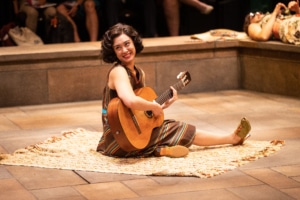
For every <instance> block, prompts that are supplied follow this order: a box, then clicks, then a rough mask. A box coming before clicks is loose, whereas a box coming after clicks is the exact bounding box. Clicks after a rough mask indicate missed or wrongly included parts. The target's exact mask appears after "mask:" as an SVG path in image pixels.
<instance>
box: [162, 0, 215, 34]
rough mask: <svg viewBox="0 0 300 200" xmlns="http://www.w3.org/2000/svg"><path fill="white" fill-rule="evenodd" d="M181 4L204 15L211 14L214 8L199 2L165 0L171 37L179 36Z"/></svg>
mask: <svg viewBox="0 0 300 200" xmlns="http://www.w3.org/2000/svg"><path fill="white" fill-rule="evenodd" d="M180 3H184V4H187V5H189V6H192V7H194V8H196V9H198V10H199V11H200V12H201V13H202V14H209V13H210V12H211V11H212V10H213V9H214V8H213V7H212V6H210V5H207V4H205V3H203V2H201V1H198V0H163V8H164V12H165V17H166V21H167V26H168V30H169V35H170V36H177V35H179V27H180Z"/></svg>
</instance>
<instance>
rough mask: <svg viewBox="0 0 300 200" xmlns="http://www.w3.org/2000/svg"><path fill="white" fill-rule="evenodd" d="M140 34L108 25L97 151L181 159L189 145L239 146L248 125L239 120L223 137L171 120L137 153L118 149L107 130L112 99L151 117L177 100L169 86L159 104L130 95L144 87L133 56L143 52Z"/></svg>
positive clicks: (104, 46) (103, 47)
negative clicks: (167, 94)
mask: <svg viewBox="0 0 300 200" xmlns="http://www.w3.org/2000/svg"><path fill="white" fill-rule="evenodd" d="M143 48H144V47H143V44H142V40H141V37H140V35H139V34H138V33H137V32H136V30H135V29H134V28H132V27H131V26H128V25H124V24H120V23H118V24H116V25H114V26H112V27H111V28H110V29H109V30H108V31H107V32H106V33H105V34H104V36H103V40H102V58H103V61H105V62H107V63H114V64H113V67H112V68H111V69H110V71H109V73H108V76H107V77H108V80H107V84H106V87H105V88H104V91H103V103H102V108H103V110H102V122H103V136H102V137H101V139H100V141H99V144H98V147H97V151H99V152H101V153H103V154H104V155H108V156H116V157H133V156H134V157H140V156H142V157H145V156H152V155H156V156H169V157H183V156H186V155H187V154H188V151H189V150H188V147H189V146H191V145H192V144H194V145H199V146H200V145H201V146H208V145H219V144H233V145H241V144H243V142H244V140H246V139H247V138H248V137H249V136H250V134H249V131H250V129H251V127H250V124H249V122H248V121H247V120H246V119H242V121H241V123H240V124H239V126H238V128H237V129H236V131H234V132H233V133H230V134H227V135H213V134H207V133H204V132H200V131H197V130H196V128H195V127H194V126H193V125H189V124H186V123H184V122H179V121H175V120H164V122H163V124H162V125H161V126H159V127H157V128H154V129H153V131H152V134H151V139H150V142H149V143H148V144H147V146H146V147H145V148H143V149H140V150H133V151H126V150H125V149H122V148H121V147H120V145H119V143H118V142H117V141H116V139H115V138H114V135H113V134H115V133H113V132H112V131H111V128H112V129H113V127H111V126H112V125H113V123H114V122H112V121H109V115H110V114H112V113H109V112H110V111H109V109H108V105H109V103H110V101H111V100H112V99H113V98H114V97H118V98H120V99H121V100H122V102H123V104H125V105H126V107H128V108H130V109H132V110H142V111H152V113H153V114H154V116H155V117H159V116H160V115H162V114H163V109H165V108H167V107H169V106H170V105H171V104H172V103H173V102H174V101H175V100H176V99H177V91H176V90H175V89H174V88H173V87H171V90H172V92H173V96H172V97H171V98H170V99H169V100H167V101H166V102H165V103H163V104H162V105H160V104H158V103H156V102H155V101H147V100H145V99H143V98H141V97H139V96H137V95H136V94H135V93H134V90H135V89H137V88H142V87H144V86H145V82H144V80H145V74H144V72H143V70H142V69H140V68H138V67H137V66H136V65H135V56H136V54H138V53H140V52H141V51H142V50H143Z"/></svg>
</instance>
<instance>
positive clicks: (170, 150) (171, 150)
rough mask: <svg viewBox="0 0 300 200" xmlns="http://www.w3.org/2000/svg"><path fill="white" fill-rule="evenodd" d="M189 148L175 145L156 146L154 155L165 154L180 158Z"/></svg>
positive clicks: (186, 153)
mask: <svg viewBox="0 0 300 200" xmlns="http://www.w3.org/2000/svg"><path fill="white" fill-rule="evenodd" d="M188 153H189V149H188V148H187V147H185V146H181V145H175V146H171V147H168V146H166V147H158V148H157V149H156V150H155V152H154V155H155V156H167V157H170V158H181V157H184V156H186V155H188Z"/></svg>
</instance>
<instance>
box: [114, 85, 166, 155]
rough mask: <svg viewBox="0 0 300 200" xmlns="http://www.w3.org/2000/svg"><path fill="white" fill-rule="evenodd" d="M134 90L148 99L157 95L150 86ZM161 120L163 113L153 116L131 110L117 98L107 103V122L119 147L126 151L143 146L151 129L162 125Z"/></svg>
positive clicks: (146, 143) (151, 99) (146, 142)
mask: <svg viewBox="0 0 300 200" xmlns="http://www.w3.org/2000/svg"><path fill="white" fill-rule="evenodd" d="M134 92H135V94H136V95H137V96H139V97H141V98H143V99H145V100H148V101H153V100H155V98H156V97H157V95H156V93H155V92H154V91H153V90H152V89H151V88H150V87H143V88H139V89H137V90H135V91H134ZM150 113H151V112H150ZM163 121H164V116H163V115H161V116H159V117H154V116H152V115H149V114H148V112H147V113H146V111H141V110H131V109H129V108H127V107H126V106H125V105H124V104H123V102H122V101H121V100H120V99H119V98H114V99H112V100H111V101H110V103H109V105H108V122H109V124H110V128H111V131H112V134H113V136H114V138H115V139H116V141H117V142H118V144H119V145H120V147H121V148H122V149H123V150H125V151H127V152H130V151H134V150H140V149H143V148H145V147H146V146H147V145H148V143H149V141H150V138H151V134H152V130H153V129H154V128H156V127H159V126H160V125H162V123H163Z"/></svg>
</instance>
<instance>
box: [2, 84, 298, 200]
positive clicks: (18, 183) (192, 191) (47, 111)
mask: <svg viewBox="0 0 300 200" xmlns="http://www.w3.org/2000/svg"><path fill="white" fill-rule="evenodd" d="M100 111H101V101H91V102H78V103H64V104H51V105H36V106H21V107H9V108H0V152H1V153H12V152H13V151H14V150H16V149H18V148H22V147H25V146H28V145H31V144H34V143H37V142H40V141H43V140H45V139H47V138H48V137H50V136H53V135H60V132H61V131H64V130H69V129H75V128H78V127H82V128H85V129H88V130H93V131H101V130H102V124H101V113H100ZM244 116H245V117H247V118H248V119H249V120H250V122H251V124H252V137H251V138H250V139H251V140H272V139H281V140H285V142H286V144H285V146H284V147H283V148H282V149H281V150H280V151H279V152H277V153H275V154H273V155H271V156H269V157H266V158H262V159H259V160H257V161H254V162H251V163H248V164H246V165H244V166H242V167H239V168H237V169H235V170H233V171H230V172H227V173H225V174H222V175H219V176H216V177H213V178H209V179H200V178H194V177H153V176H136V175H123V174H121V175H120V174H106V173H93V172H82V171H68V170H57V169H43V168H33V167H23V166H3V165H1V166H0V199H3V200H8V199H13V200H19V199H26V200H27V199H72V200H79V199H101V200H104V199H155V200H159V199H174V200H177V199H178V200H182V199H210V200H211V199H231V200H234V199H251V200H252V199H272V200H273V199H300V156H299V155H300V148H299V146H300V99H296V98H291V97H285V96H278V95H271V94H264V93H257V92H252V91H242V90H238V91H236V90H235V91H220V92H209V93H197V94H186V95H180V99H179V100H178V101H177V102H176V103H175V104H174V105H173V106H172V107H171V108H169V109H167V110H166V118H175V119H179V120H184V121H187V122H190V123H192V124H195V125H197V127H198V128H199V129H202V130H206V131H211V132H218V133H220V134H224V133H226V132H231V131H233V130H234V129H235V128H236V126H237V124H238V122H239V120H240V118H242V117H244Z"/></svg>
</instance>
